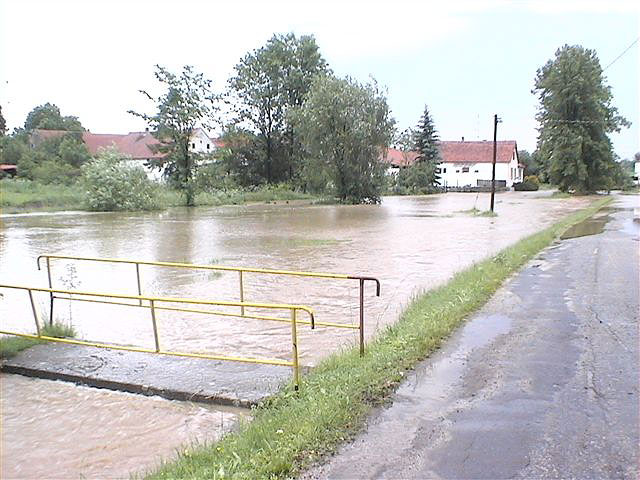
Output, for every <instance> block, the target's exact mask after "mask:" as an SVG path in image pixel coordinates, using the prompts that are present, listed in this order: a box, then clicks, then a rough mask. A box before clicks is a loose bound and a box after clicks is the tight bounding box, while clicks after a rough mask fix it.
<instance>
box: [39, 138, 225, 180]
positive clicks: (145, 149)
mask: <svg viewBox="0 0 640 480" xmlns="http://www.w3.org/2000/svg"><path fill="white" fill-rule="evenodd" d="M66 134H69V132H68V131H65V130H40V129H35V130H34V131H33V133H32V134H31V146H32V147H35V146H37V145H39V144H40V143H42V142H43V141H45V140H47V139H49V138H53V137H60V136H62V135H66ZM82 141H83V142H84V144H85V145H86V147H87V150H88V151H89V153H90V154H91V155H92V156H95V155H97V154H98V151H99V150H100V149H101V148H107V147H115V148H116V149H117V150H118V151H119V152H121V153H124V154H126V155H128V156H130V157H131V160H129V161H128V163H129V164H130V165H138V166H141V167H142V168H144V170H145V172H146V173H147V176H148V177H149V178H150V179H152V180H156V181H160V180H162V171H161V170H158V169H157V168H151V166H150V163H153V162H154V161H156V162H159V161H161V160H162V158H163V157H164V154H163V153H160V152H157V151H156V150H155V149H154V147H155V146H157V145H160V142H159V141H158V140H157V139H156V138H155V137H154V136H153V135H152V134H151V133H150V132H149V131H144V132H129V133H126V134H111V133H91V132H82ZM222 145H223V143H222V142H221V141H220V140H219V139H213V138H211V137H209V135H207V133H206V132H205V131H204V130H203V129H201V128H197V129H195V130H194V131H193V134H192V135H191V143H190V145H189V150H190V151H192V152H197V153H201V154H207V153H213V152H214V151H215V150H216V149H217V148H220V147H221V146H222ZM202 163H206V160H204V161H203V162H202Z"/></svg>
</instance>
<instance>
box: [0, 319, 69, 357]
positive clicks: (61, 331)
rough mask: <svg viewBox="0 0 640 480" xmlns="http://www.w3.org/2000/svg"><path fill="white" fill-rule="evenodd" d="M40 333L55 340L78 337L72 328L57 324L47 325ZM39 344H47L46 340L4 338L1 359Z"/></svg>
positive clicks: (1, 342) (1, 341)
mask: <svg viewBox="0 0 640 480" xmlns="http://www.w3.org/2000/svg"><path fill="white" fill-rule="evenodd" d="M40 332H41V334H42V335H45V336H47V337H55V338H71V337H75V336H76V332H75V330H74V328H73V327H72V326H69V325H64V324H62V323H57V322H56V323H54V324H53V325H45V326H44V327H43V328H42V330H41V331H40ZM39 343H46V340H38V339H35V338H27V337H18V336H6V337H2V338H0V358H11V357H13V356H15V355H17V354H18V353H19V352H21V351H22V350H26V349H27V348H29V347H32V346H34V345H37V344H39Z"/></svg>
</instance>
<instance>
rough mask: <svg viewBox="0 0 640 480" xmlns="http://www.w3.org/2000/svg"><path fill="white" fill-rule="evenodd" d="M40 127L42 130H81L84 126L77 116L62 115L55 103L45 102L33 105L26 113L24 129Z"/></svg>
mask: <svg viewBox="0 0 640 480" xmlns="http://www.w3.org/2000/svg"><path fill="white" fill-rule="evenodd" d="M36 128H40V129H43V130H71V131H80V132H81V131H83V130H84V127H83V126H82V124H81V123H80V120H78V117H73V116H64V117H63V116H62V115H61V114H60V109H59V108H58V106H57V105H54V104H52V103H48V102H47V103H45V104H44V105H39V106H37V107H35V108H34V109H33V110H31V112H29V114H28V115H27V119H26V120H25V122H24V129H25V130H26V131H28V132H30V131H32V130H34V129H36Z"/></svg>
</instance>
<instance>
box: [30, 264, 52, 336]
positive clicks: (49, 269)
mask: <svg viewBox="0 0 640 480" xmlns="http://www.w3.org/2000/svg"><path fill="white" fill-rule="evenodd" d="M47 279H48V280H49V288H53V283H51V262H50V259H49V257H47ZM29 294H31V291H29ZM51 325H53V292H49V326H51Z"/></svg>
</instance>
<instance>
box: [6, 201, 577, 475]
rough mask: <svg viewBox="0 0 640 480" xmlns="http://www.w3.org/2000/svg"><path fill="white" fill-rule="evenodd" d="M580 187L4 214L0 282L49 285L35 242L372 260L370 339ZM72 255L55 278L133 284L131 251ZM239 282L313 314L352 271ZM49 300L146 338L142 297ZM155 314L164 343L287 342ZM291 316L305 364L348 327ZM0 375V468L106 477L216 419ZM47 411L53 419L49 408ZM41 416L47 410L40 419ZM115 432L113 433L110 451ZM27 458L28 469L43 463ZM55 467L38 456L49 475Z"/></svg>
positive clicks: (206, 256) (175, 274)
mask: <svg viewBox="0 0 640 480" xmlns="http://www.w3.org/2000/svg"><path fill="white" fill-rule="evenodd" d="M589 201H590V200H589V199H586V198H582V199H580V198H572V199H549V198H544V199H542V198H540V199H536V198H532V195H531V194H528V193H525V192H509V193H505V194H501V195H499V196H498V201H497V203H496V210H497V212H498V217H495V218H484V217H471V216H469V215H467V214H465V213H462V212H463V211H464V210H469V209H471V208H474V207H476V208H483V206H484V205H488V204H489V198H488V196H487V195H484V194H481V195H477V196H476V195H469V194H446V195H433V196H429V197H395V198H385V199H384V202H383V204H382V205H381V206H301V205H297V204H293V203H292V204H283V205H252V206H235V207H222V208H196V209H183V208H176V209H172V210H168V211H165V212H159V213H119V214H113V213H109V214H99V215H95V214H77V215H37V216H33V215H31V216H29V215H28V216H6V217H4V218H2V219H1V220H0V221H1V222H2V223H1V228H0V283H14V284H25V285H37V286H43V287H44V286H46V285H47V279H46V272H44V271H38V270H37V269H36V264H35V258H36V257H37V256H38V255H40V254H45V253H49V254H62V255H64V254H67V255H77V256H88V257H107V258H133V259H140V260H150V261H158V260H159V261H169V262H189V263H196V264H210V263H220V264H223V265H240V266H259V267H264V268H276V269H290V270H304V271H320V272H335V273H351V274H360V275H370V276H375V277H378V278H379V279H380V281H381V282H382V295H381V297H380V298H376V297H375V296H374V293H375V288H374V286H373V285H372V284H371V285H368V288H367V292H366V294H365V310H366V329H365V331H366V336H367V338H370V337H371V336H372V335H373V334H374V333H375V332H376V331H377V330H378V329H380V328H381V327H383V326H385V325H388V324H390V323H392V322H394V321H396V320H397V318H398V316H399V313H400V312H401V310H402V309H403V307H404V306H405V305H406V304H407V303H408V302H409V301H410V300H411V298H412V297H413V296H414V295H415V294H416V293H418V292H419V291H422V290H425V289H428V288H431V287H433V286H436V285H438V284H440V283H442V282H444V281H446V280H447V279H448V278H450V277H451V276H452V275H453V274H454V273H455V272H457V271H459V270H461V269H463V268H465V267H467V266H469V265H470V264H472V263H473V262H476V261H478V260H481V259H482V258H484V257H486V256H488V255H491V254H494V253H496V252H497V251H499V250H500V249H502V248H504V247H506V246H507V245H509V244H512V243H514V242H515V241H517V240H518V239H520V238H522V237H524V236H526V235H528V234H530V233H533V232H535V231H537V230H540V229H541V228H543V227H545V226H547V225H549V224H551V223H552V222H554V221H555V220H557V219H558V218H560V217H562V216H564V215H566V214H567V213H568V212H570V211H572V210H575V209H578V208H582V207H584V206H585V205H586V204H587V203H588V202H589ZM73 265H74V266H73V268H72V267H71V264H70V263H69V262H64V261H56V262H55V263H54V265H53V278H54V285H55V286H57V287H64V286H73V287H74V288H78V289H81V290H87V291H111V292H121V293H129V294H135V292H136V291H137V287H136V277H135V267H134V266H132V265H108V266H105V265H103V264H88V263H75V264H73ZM74 269H75V270H74ZM141 276H142V287H143V292H144V293H147V294H155V295H166V296H180V297H196V298H204V299H220V300H237V299H238V296H239V293H238V283H237V282H238V278H237V274H233V273H224V274H221V275H219V274H214V273H211V272H201V271H185V270H172V269H158V268H153V267H142V268H141ZM244 284H245V299H246V300H247V301H256V302H287V303H301V304H305V305H309V306H311V307H313V308H314V310H315V311H316V314H317V319H318V320H324V321H330V322H344V323H352V324H355V323H357V321H358V290H357V285H358V283H357V281H346V280H343V281H336V280H327V279H300V278H297V277H284V276H281V277H267V276H261V275H257V274H247V275H245V278H244ZM3 293H4V298H3V299H2V300H1V301H0V323H1V325H2V327H3V328H6V329H15V330H22V331H33V330H34V327H33V321H32V318H31V312H30V308H29V304H28V302H27V301H26V298H27V297H26V294H25V293H24V292H10V291H5V292H3ZM38 302H39V304H40V305H41V308H43V309H46V305H47V304H48V297H47V296H46V295H40V296H38ZM55 315H56V316H57V317H59V318H60V319H61V320H63V321H70V322H72V323H73V325H74V326H75V328H76V329H77V330H78V332H79V336H80V337H82V338H85V339H90V340H96V341H101V342H119V343H126V344H136V345H140V346H145V347H151V346H152V345H153V334H152V330H151V319H150V316H149V311H148V310H145V309H133V308H127V307H115V306H100V307H98V308H97V307H96V306H95V305H93V304H81V303H75V304H72V305H69V304H68V302H66V303H65V302H64V301H62V300H60V301H58V303H57V305H56V310H55ZM158 323H159V329H160V336H161V342H162V345H163V348H166V349H175V350H188V351H194V352H217V353H227V354H233V355H246V356H251V357H259V356H265V357H277V358H284V359H289V356H290V351H291V339H290V329H289V327H288V326H287V325H286V324H278V323H269V322H264V321H259V320H247V319H232V318H222V317H218V318H209V317H204V316H202V315H196V314H175V313H169V312H162V313H161V314H160V315H159V316H158ZM300 330H301V332H300V341H299V347H300V353H301V360H302V363H304V364H306V365H313V364H315V363H317V362H318V360H319V359H321V358H322V357H323V356H325V355H327V354H328V353H329V352H331V351H334V350H335V349H337V348H339V347H340V346H344V345H350V344H356V342H357V334H356V332H354V331H346V330H336V329H329V328H318V329H317V330H316V331H311V330H310V329H308V328H301V329H300ZM8 378H11V379H10V380H7V379H8ZM2 383H3V390H2V401H3V409H2V425H3V433H2V435H3V438H2V444H3V450H2V451H3V453H2V455H3V467H2V468H3V470H2V474H3V476H13V475H17V476H21V475H22V476H24V475H23V473H24V472H23V471H21V470H19V468H35V465H37V464H39V463H40V462H39V461H38V459H41V458H45V457H46V458H47V462H49V463H50V461H51V459H52V458H54V457H55V458H56V459H57V460H56V461H59V462H69V463H68V466H67V467H65V468H67V470H66V471H67V473H69V472H73V473H70V475H71V476H78V475H79V474H83V475H84V474H86V475H92V473H91V472H95V473H96V474H99V476H103V477H104V476H106V477H108V476H112V475H111V470H109V469H110V468H116V467H117V468H122V469H125V470H126V469H127V468H130V466H131V465H138V464H140V456H141V455H143V456H144V455H147V454H145V453H141V452H140V451H139V449H140V448H146V444H149V445H154V447H153V448H154V450H153V452H151V453H149V454H148V455H149V456H148V458H149V460H150V461H154V459H155V457H154V455H156V453H155V452H157V455H163V453H162V452H171V450H172V449H174V448H176V447H177V445H179V444H180V443H181V442H182V441H183V440H184V439H185V438H187V437H188V436H189V435H190V434H191V433H196V432H197V433H198V434H199V433H203V434H205V433H206V432H209V431H210V430H211V431H213V430H215V428H214V427H212V426H211V424H210V423H208V422H210V421H213V420H211V418H209V417H208V416H207V415H205V414H202V415H203V416H204V417H206V420H203V423H202V424H200V423H198V422H199V420H198V418H200V417H199V415H200V413H195V414H194V411H193V410H189V409H188V408H187V407H178V406H171V407H169V410H170V411H171V412H172V413H170V414H167V413H166V411H165V410H163V409H159V408H157V405H158V404H157V403H148V402H149V400H148V399H144V401H143V400H139V399H138V398H137V397H135V396H117V397H109V398H108V399H106V400H105V398H106V397H103V394H105V393H106V392H98V391H95V390H91V389H83V388H81V387H75V386H72V385H64V386H62V385H60V384H57V383H56V384H55V387H52V384H51V382H46V381H41V380H25V379H15V378H13V377H9V376H2ZM110 395H117V394H110ZM169 403H171V402H169ZM171 405H173V404H172V403H171ZM109 408H112V409H113V413H112V414H111V417H114V418H113V419H112V421H113V422H116V420H117V422H116V423H112V422H111V421H110V422H107V423H104V422H103V420H104V419H103V417H102V416H97V415H96V412H97V411H102V410H103V409H104V410H105V411H109V410H108V409H109ZM163 408H164V407H163ZM183 408H185V409H184V410H181V409H183ZM68 411H72V412H73V415H72V416H73V417H74V419H75V420H77V422H78V427H77V430H75V433H74V436H73V437H68V436H66V435H67V434H66V433H65V429H66V426H65V424H64V423H63V422H62V420H61V419H62V418H64V417H66V416H68V415H65V414H64V412H68ZM56 415H57V416H58V417H60V419H58V420H56ZM194 415H195V416H194ZM216 415H218V414H216ZM216 415H214V417H215V416H216ZM41 417H44V418H47V419H49V420H50V422H49V423H46V424H45V423H42V422H41V421H40V420H39V419H40V418H41ZM118 417H122V418H118ZM165 417H167V418H165ZM105 418H110V417H105ZM169 418H173V419H175V420H176V421H177V422H178V423H180V422H183V423H184V424H185V425H186V424H189V425H193V423H189V422H195V423H196V426H195V427H194V429H193V430H190V429H187V430H185V431H187V432H188V434H186V436H175V435H173V434H168V432H169V431H172V430H171V429H172V428H173V427H171V426H169V423H170V422H169V423H163V422H164V420H165V419H166V420H167V421H168V419H169ZM216 418H217V417H216ZM194 419H195V420H194ZM180 424H181V425H182V423H180ZM150 425H154V427H153V428H150V427H149V426H150ZM43 432H47V433H46V434H44V435H43ZM127 435H131V438H132V441H131V442H128V441H125V438H126V437H127ZM116 437H117V438H118V439H119V440H118V442H115V444H114V445H113V446H112V445H111V443H108V440H107V439H109V438H116ZM36 438H44V439H45V441H42V443H41V445H40V447H39V448H37V449H33V448H25V447H26V446H27V445H29V444H30V443H29V442H33V441H35V439H36ZM58 438H66V439H67V442H66V443H65V446H64V447H63V446H58V445H57V444H56V445H54V444H53V443H52V444H51V445H50V446H47V445H49V442H54V441H57V440H56V439H58ZM91 438H95V439H96V440H95V441H92V440H90V439H91ZM85 439H89V440H86V442H85ZM100 442H102V443H100ZM119 442H122V444H123V446H124V447H123V448H122V449H117V450H116V444H118V443H119ZM84 443H86V444H87V445H93V447H92V448H89V447H87V448H89V450H87V451H90V452H92V453H91V455H90V454H89V453H86V454H85V453H83V454H81V455H80V454H76V452H75V450H73V449H74V448H75V447H74V446H77V448H81V447H83V444H84ZM31 444H32V443H31ZM107 444H108V445H109V446H107V447H104V448H106V449H107V450H106V452H107V453H106V454H103V456H102V457H100V458H102V459H101V460H100V459H99V458H98V459H95V456H94V455H93V454H94V453H96V452H98V453H100V451H101V448H103V447H101V446H100V445H107ZM19 446H20V447H22V448H18V447H19ZM7 449H8V450H7ZM66 450H68V451H66ZM72 450H73V451H72ZM62 451H65V452H64V453H62ZM63 457H64V458H63ZM67 457H70V458H67ZM92 458H94V460H92ZM5 459H6V462H5ZM74 459H75V460H74ZM47 462H44V465H47ZM92 462H93V463H92ZM6 465H9V466H8V467H7V466H6ZM22 466H24V467H22ZM60 468H61V469H62V467H60ZM5 469H7V470H5ZM60 471H63V470H60ZM122 471H124V470H122ZM21 472H22V473H21ZM34 472H35V471H34ZM38 472H39V471H38ZM38 472H35V473H34V474H33V475H31V476H40V473H38ZM118 472H120V470H119V471H118ZM51 474H52V473H51V471H47V472H46V475H45V476H51ZM120 474H121V473H114V474H113V475H116V476H118V475H120Z"/></svg>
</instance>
